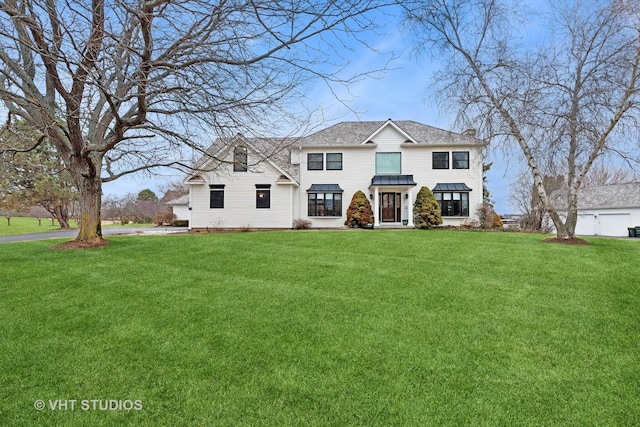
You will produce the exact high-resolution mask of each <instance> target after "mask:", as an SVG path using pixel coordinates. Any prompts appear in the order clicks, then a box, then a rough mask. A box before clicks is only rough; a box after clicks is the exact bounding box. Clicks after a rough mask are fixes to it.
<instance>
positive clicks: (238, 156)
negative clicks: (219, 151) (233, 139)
mask: <svg viewBox="0 0 640 427" xmlns="http://www.w3.org/2000/svg"><path fill="white" fill-rule="evenodd" d="M247 169H248V168H247V149H246V147H241V146H237V147H236V148H234V150H233V171H234V172H246V171H247Z"/></svg>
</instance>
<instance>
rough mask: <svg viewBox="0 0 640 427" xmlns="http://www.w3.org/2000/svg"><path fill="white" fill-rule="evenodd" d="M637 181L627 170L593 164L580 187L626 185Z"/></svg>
mask: <svg viewBox="0 0 640 427" xmlns="http://www.w3.org/2000/svg"><path fill="white" fill-rule="evenodd" d="M635 180H637V176H635V175H634V174H633V173H632V172H631V171H630V170H629V169H623V168H619V167H614V166H606V165H603V164H594V165H593V167H592V168H591V170H590V171H589V173H588V174H587V175H586V176H585V177H584V181H583V183H582V186H583V187H585V188H589V187H596V186H600V185H612V184H626V183H628V182H634V181H635Z"/></svg>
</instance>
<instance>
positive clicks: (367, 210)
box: [344, 190, 373, 228]
mask: <svg viewBox="0 0 640 427" xmlns="http://www.w3.org/2000/svg"><path fill="white" fill-rule="evenodd" d="M344 225H346V226H348V227H350V228H373V210H372V209H371V203H369V199H367V195H366V194H364V193H363V192H362V191H360V190H358V191H356V192H355V194H354V195H353V197H352V198H351V203H349V208H348V209H347V220H346V221H345V223H344Z"/></svg>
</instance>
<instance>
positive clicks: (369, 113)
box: [103, 17, 520, 214]
mask: <svg viewBox="0 0 640 427" xmlns="http://www.w3.org/2000/svg"><path fill="white" fill-rule="evenodd" d="M387 19H389V20H390V22H389V26H388V27H387V29H386V34H385V35H378V36H375V37H372V39H371V40H372V45H373V46H374V47H375V49H376V50H377V51H379V52H393V53H394V54H395V56H396V57H397V59H396V60H395V61H393V62H392V63H391V64H389V68H390V69H389V70H387V71H386V72H384V73H382V74H380V75H378V76H377V78H366V79H364V80H361V81H359V82H357V83H355V84H352V85H350V86H349V87H348V89H347V88H343V87H334V90H335V91H336V93H337V95H338V97H339V98H340V100H342V101H343V102H340V101H338V100H337V99H336V98H335V96H334V94H333V93H332V91H331V90H329V88H328V87H327V86H326V84H325V83H323V82H318V83H317V84H316V85H315V86H314V87H312V88H311V90H310V91H308V101H309V104H310V105H321V106H322V107H323V110H324V117H325V118H328V119H327V120H328V121H327V122H326V124H324V125H323V126H324V127H326V126H329V125H331V124H333V123H336V122H339V121H345V120H386V119H388V118H391V119H394V120H415V121H418V122H421V123H424V124H427V125H430V126H435V127H439V128H443V129H450V130H453V131H462V130H464V129H458V128H455V127H454V120H455V113H456V112H455V111H443V110H440V109H439V108H438V106H437V104H436V102H435V99H434V97H433V94H432V93H431V92H430V91H429V84H430V80H431V77H432V75H433V73H434V71H435V70H436V69H437V67H438V64H436V63H431V62H430V61H429V59H428V58H425V57H421V58H415V56H414V55H413V54H412V52H411V46H410V45H409V42H408V40H407V39H406V37H404V36H403V35H402V34H401V32H400V31H399V30H398V29H397V25H396V24H395V23H394V22H393V19H392V18H388V17H387ZM348 54H349V61H348V64H349V65H348V67H347V68H346V69H345V70H344V72H345V75H348V74H350V73H352V74H358V73H361V72H363V71H367V70H374V69H379V68H383V67H384V66H385V63H386V61H387V56H385V55H384V54H377V53H376V52H373V51H371V50H370V49H366V48H364V47H361V48H358V49H357V50H355V51H353V52H348ZM344 55H347V53H345V54H344ZM276 136H277V135H276ZM487 161H488V162H493V166H492V168H491V170H490V171H489V173H488V174H487V177H488V183H487V185H488V188H489V191H490V192H491V193H492V196H493V199H494V200H495V202H496V210H497V211H498V212H499V213H501V214H504V213H512V212H514V209H513V207H512V206H511V205H510V203H509V198H510V196H509V186H510V184H511V182H513V181H514V180H515V179H516V177H517V173H518V171H519V170H520V167H519V166H518V165H519V162H518V161H517V160H516V161H511V162H508V161H506V160H505V158H504V156H503V155H501V154H500V153H499V152H497V151H496V152H493V151H492V150H489V152H488V158H487ZM180 178H181V175H180V174H178V173H177V172H176V174H175V175H171V174H170V175H169V176H165V177H149V176H145V175H138V176H133V177H125V178H122V179H119V180H117V181H115V182H113V183H106V184H104V188H103V190H104V194H105V196H109V195H116V196H121V195H124V194H126V193H137V192H139V191H140V190H142V189H144V188H151V189H152V190H154V191H155V192H156V193H158V195H160V190H161V188H162V186H166V185H167V183H168V182H170V181H176V180H179V179H180Z"/></svg>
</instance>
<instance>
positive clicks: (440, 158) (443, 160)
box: [432, 151, 449, 169]
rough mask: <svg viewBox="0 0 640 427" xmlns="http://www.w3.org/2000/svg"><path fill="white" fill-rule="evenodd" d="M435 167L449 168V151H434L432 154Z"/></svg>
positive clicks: (433, 166)
mask: <svg viewBox="0 0 640 427" xmlns="http://www.w3.org/2000/svg"><path fill="white" fill-rule="evenodd" d="M432 168H433V169H449V152H447V151H443V152H438V151H436V152H434V153H433V154H432Z"/></svg>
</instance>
